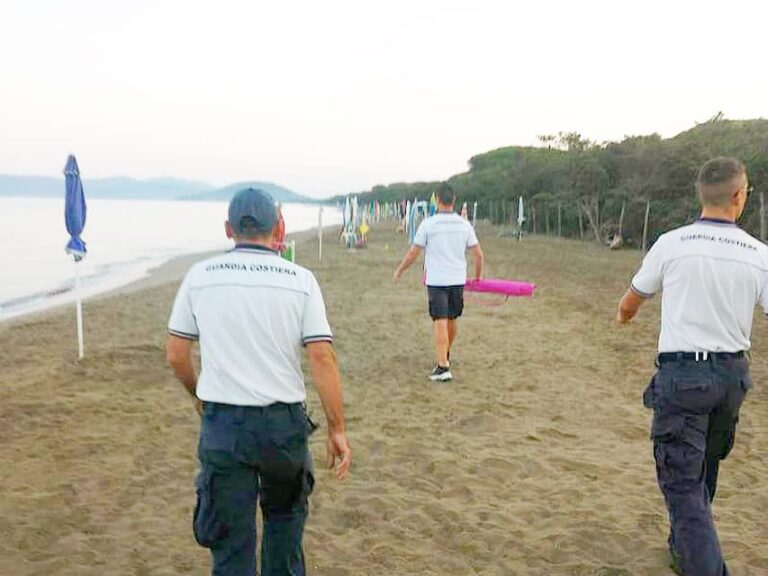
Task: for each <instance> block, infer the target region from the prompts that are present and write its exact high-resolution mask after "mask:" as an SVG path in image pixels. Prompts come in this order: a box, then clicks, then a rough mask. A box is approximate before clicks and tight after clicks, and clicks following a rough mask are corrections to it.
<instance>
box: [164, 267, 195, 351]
mask: <svg viewBox="0 0 768 576" xmlns="http://www.w3.org/2000/svg"><path fill="white" fill-rule="evenodd" d="M189 277H190V275H189V274H187V275H186V276H185V277H184V281H183V282H182V283H181V286H180V287H179V291H178V292H177V293H176V300H175V301H174V302H173V309H172V310H171V317H170V318H169V319H168V333H169V334H173V335H174V336H178V337H179V338H186V339H188V340H197V339H198V338H199V337H200V330H199V329H198V327H197V320H196V319H195V314H194V312H193V310H192V300H191V298H190V293H189V285H190V279H189Z"/></svg>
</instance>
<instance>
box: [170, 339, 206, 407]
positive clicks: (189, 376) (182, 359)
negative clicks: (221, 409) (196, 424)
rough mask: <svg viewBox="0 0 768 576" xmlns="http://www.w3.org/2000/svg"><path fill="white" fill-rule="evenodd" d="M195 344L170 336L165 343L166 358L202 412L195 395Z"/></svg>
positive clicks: (191, 341) (188, 340)
mask: <svg viewBox="0 0 768 576" xmlns="http://www.w3.org/2000/svg"><path fill="white" fill-rule="evenodd" d="M193 344H194V341H193V340H190V339H188V338H181V337H179V336H174V335H173V334H169V335H168V339H167V340H166V341H165V358H166V360H168V364H170V366H171V368H173V374H174V375H175V376H176V378H177V379H178V380H179V382H181V383H182V384H183V385H184V388H186V389H187V392H189V393H190V394H191V395H192V397H193V398H195V400H196V408H197V411H198V412H201V411H202V404H201V402H200V400H199V399H197V395H196V394H195V391H196V389H197V372H196V371H195V364H194V362H193V361H192V345H193Z"/></svg>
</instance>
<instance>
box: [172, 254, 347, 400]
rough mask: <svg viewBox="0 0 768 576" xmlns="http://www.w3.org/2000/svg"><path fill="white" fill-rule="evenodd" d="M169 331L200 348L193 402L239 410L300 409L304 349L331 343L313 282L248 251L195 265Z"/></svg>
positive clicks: (271, 257)
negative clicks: (289, 405)
mask: <svg viewBox="0 0 768 576" xmlns="http://www.w3.org/2000/svg"><path fill="white" fill-rule="evenodd" d="M168 331H169V332H170V333H171V334H173V335H175V336H180V337H182V338H189V339H192V340H197V339H199V340H200V360H201V370H200V377H199V379H198V383H197V396H198V398H200V399H201V400H206V401H209V402H221V403H224V404H235V405H239V406H267V405H269V404H274V403H275V402H285V403H294V402H304V401H305V399H306V388H305V387H304V375H303V373H302V371H301V347H302V344H307V343H310V342H320V341H329V342H330V341H332V340H333V336H332V334H331V328H330V326H329V325H328V320H327V318H326V315H325V303H324V302H323V295H322V293H321V292H320V287H319V286H318V284H317V280H316V279H315V277H314V275H313V274H312V273H311V272H310V271H309V270H307V269H305V268H302V267H301V266H298V265H296V264H293V263H292V262H288V261H287V260H284V259H283V258H281V257H280V256H279V255H277V254H276V253H275V252H273V251H271V250H268V249H266V248H263V247H260V246H254V245H238V247H237V248H235V249H234V250H232V251H230V252H227V253H226V254H222V255H220V256H215V257H213V258H210V259H208V260H205V261H203V262H199V263H197V264H195V265H194V266H193V267H192V268H191V269H190V270H189V272H188V273H187V275H186V277H185V278H184V281H183V282H182V284H181V287H180V288H179V291H178V294H177V295H176V301H175V302H174V305H173V310H172V312H171V317H170V319H169V320H168Z"/></svg>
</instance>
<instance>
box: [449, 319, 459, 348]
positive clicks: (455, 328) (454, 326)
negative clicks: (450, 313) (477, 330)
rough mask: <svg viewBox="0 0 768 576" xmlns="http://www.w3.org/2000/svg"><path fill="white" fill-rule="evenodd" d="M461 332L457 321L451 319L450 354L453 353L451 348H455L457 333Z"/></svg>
mask: <svg viewBox="0 0 768 576" xmlns="http://www.w3.org/2000/svg"><path fill="white" fill-rule="evenodd" d="M458 331H459V325H458V323H457V322H456V319H455V318H453V319H449V320H448V352H450V351H451V347H452V346H453V342H454V340H456V333H457V332H458Z"/></svg>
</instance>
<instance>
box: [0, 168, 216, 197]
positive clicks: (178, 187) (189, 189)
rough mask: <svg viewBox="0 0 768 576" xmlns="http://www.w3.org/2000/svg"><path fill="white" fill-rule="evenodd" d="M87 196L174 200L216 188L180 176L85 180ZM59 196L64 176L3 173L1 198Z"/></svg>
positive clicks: (61, 195) (1, 177)
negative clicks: (11, 174)
mask: <svg viewBox="0 0 768 576" xmlns="http://www.w3.org/2000/svg"><path fill="white" fill-rule="evenodd" d="M83 188H84V190H85V194H86V197H87V198H114V199H132V200H175V199H177V198H180V197H182V196H188V195H191V194H201V193H205V192H208V191H210V190H213V189H214V187H213V186H211V185H210V184H206V183H205V182H196V181H192V180H182V179H179V178H154V179H150V180H136V179H133V178H97V179H88V178H85V179H83ZM2 196H15V197H21V198H51V197H53V198H58V197H63V196H64V176H62V177H61V178H49V177H41V176H9V175H2V174H0V197H2Z"/></svg>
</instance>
